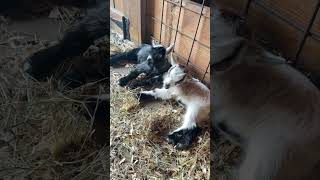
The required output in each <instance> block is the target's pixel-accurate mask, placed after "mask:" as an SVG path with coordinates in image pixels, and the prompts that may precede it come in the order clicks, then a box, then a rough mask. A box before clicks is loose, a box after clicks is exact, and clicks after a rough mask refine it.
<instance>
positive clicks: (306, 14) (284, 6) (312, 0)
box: [257, 0, 318, 29]
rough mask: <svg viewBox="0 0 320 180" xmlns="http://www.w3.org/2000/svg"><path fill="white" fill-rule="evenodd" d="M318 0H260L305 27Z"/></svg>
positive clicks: (282, 15) (259, 0)
mask: <svg viewBox="0 0 320 180" xmlns="http://www.w3.org/2000/svg"><path fill="white" fill-rule="evenodd" d="M317 1H318V0H304V1H301V0H281V1H279V0H258V1H257V3H260V4H261V5H263V6H264V7H266V8H268V9H271V10H273V11H274V12H275V13H276V14H279V15H280V16H281V17H284V18H285V19H287V20H289V21H290V22H292V23H294V24H296V25H297V26H298V27H301V28H302V29H305V28H306V27H307V26H308V22H309V19H310V18H311V16H312V13H313V12H314V9H315V7H316V4H317Z"/></svg>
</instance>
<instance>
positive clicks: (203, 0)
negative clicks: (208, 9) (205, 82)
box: [187, 0, 205, 66]
mask: <svg viewBox="0 0 320 180" xmlns="http://www.w3.org/2000/svg"><path fill="white" fill-rule="evenodd" d="M204 2H205V0H202V6H201V12H200V17H199V20H198V24H197V28H196V33H195V34H194V37H193V40H192V45H191V50H190V53H189V56H188V61H187V66H188V64H189V62H190V58H191V54H192V50H193V46H194V42H195V40H196V37H197V33H198V29H199V25H200V22H201V17H202V12H203V8H204Z"/></svg>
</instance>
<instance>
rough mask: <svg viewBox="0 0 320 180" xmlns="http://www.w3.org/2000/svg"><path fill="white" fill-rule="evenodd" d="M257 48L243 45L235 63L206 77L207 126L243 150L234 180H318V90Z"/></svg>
mask: <svg viewBox="0 0 320 180" xmlns="http://www.w3.org/2000/svg"><path fill="white" fill-rule="evenodd" d="M213 43H214V42H213ZM257 49H259V48H255V47H252V46H250V45H248V43H245V44H244V45H243V48H241V51H242V53H241V54H238V56H237V57H236V58H237V61H236V62H233V63H231V66H229V67H228V68H226V69H225V70H222V71H218V72H214V71H213V74H212V76H213V78H214V79H213V85H212V91H213V92H214V93H213V99H214V101H213V106H212V107H213V124H214V126H216V127H219V124H220V125H221V123H222V124H224V125H225V126H226V127H227V128H228V130H229V132H227V131H225V130H222V129H221V128H220V130H221V132H222V133H223V134H224V135H226V136H227V137H228V138H229V139H230V140H231V141H233V142H236V143H239V144H240V145H241V147H242V148H243V150H244V155H245V156H244V158H243V162H242V164H241V166H240V168H239V171H238V172H237V174H236V175H235V178H236V179H239V180H305V179H320V173H319V172H318V170H319V164H320V110H319V107H320V92H319V90H318V89H317V88H316V87H315V86H314V85H313V84H312V83H311V82H310V81H309V79H308V78H307V77H305V76H304V75H302V74H301V73H300V72H298V71H297V70H295V69H294V68H292V67H290V65H288V64H286V63H284V62H280V61H279V62H278V63H276V62H275V61H274V59H273V60H272V59H271V58H268V57H267V58H266V57H265V56H263V54H262V52H263V51H262V50H257ZM220 127H221V126H220ZM230 131H232V132H233V133H230ZM234 134H237V135H238V136H239V139H241V141H239V139H236V138H234V136H233V135H234Z"/></svg>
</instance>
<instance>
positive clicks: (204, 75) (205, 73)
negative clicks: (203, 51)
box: [201, 62, 210, 82]
mask: <svg viewBox="0 0 320 180" xmlns="http://www.w3.org/2000/svg"><path fill="white" fill-rule="evenodd" d="M209 67H210V62H209V63H208V66H207V68H206V71H205V72H204V74H203V77H202V78H201V81H202V82H203V80H204V78H205V77H206V75H207V73H208V70H209Z"/></svg>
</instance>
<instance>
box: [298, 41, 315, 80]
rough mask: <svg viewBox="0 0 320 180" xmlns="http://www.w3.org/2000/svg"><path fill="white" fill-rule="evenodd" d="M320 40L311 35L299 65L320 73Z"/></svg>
mask: <svg viewBox="0 0 320 180" xmlns="http://www.w3.org/2000/svg"><path fill="white" fill-rule="evenodd" d="M319 49H320V42H319V41H318V40H316V39H314V38H312V37H311V36H309V37H308V38H307V40H306V43H305V45H304V47H303V49H302V51H301V54H300V58H299V61H298V63H297V66H298V67H301V68H302V69H304V70H305V71H307V72H312V73H314V74H316V75H318V76H319V75H320V51H319Z"/></svg>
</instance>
